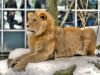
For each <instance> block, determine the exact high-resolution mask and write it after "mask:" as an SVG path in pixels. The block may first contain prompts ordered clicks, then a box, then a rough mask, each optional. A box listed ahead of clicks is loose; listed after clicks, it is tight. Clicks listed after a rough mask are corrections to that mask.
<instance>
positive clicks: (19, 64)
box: [13, 60, 27, 71]
mask: <svg viewBox="0 0 100 75" xmlns="http://www.w3.org/2000/svg"><path fill="white" fill-rule="evenodd" d="M26 65H27V63H26V60H24V61H23V60H21V61H18V62H17V64H16V65H15V66H14V67H13V69H14V70H15V71H22V70H24V69H25V66H26Z"/></svg>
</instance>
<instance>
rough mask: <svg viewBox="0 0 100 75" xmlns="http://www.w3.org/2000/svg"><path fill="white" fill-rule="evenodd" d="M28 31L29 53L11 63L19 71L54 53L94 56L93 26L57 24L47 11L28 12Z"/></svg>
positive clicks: (62, 55) (55, 54) (63, 55)
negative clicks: (30, 63) (62, 25)
mask: <svg viewBox="0 0 100 75" xmlns="http://www.w3.org/2000/svg"><path fill="white" fill-rule="evenodd" d="M27 30H28V32H29V33H28V45H29V49H30V52H29V53H27V54H25V55H23V56H21V57H19V58H17V59H15V60H13V61H12V62H11V63H10V64H11V66H12V67H14V68H15V69H16V70H21V69H23V68H25V66H26V65H27V64H28V62H33V63H35V62H40V61H44V60H48V59H49V58H50V57H53V56H54V58H55V57H66V56H74V55H75V54H80V55H95V47H96V35H95V32H94V31H93V30H92V29H89V28H87V29H83V30H81V29H80V28H74V27H65V28H61V27H56V26H55V22H54V19H53V17H52V16H51V15H50V14H49V13H47V12H46V11H36V12H35V13H33V12H29V13H28V22H27Z"/></svg>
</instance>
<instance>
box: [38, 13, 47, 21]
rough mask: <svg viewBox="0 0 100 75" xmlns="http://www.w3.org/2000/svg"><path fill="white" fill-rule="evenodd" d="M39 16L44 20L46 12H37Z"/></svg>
mask: <svg viewBox="0 0 100 75" xmlns="http://www.w3.org/2000/svg"><path fill="white" fill-rule="evenodd" d="M39 17H40V18H41V19H43V20H46V19H47V14H46V13H40V14H39Z"/></svg>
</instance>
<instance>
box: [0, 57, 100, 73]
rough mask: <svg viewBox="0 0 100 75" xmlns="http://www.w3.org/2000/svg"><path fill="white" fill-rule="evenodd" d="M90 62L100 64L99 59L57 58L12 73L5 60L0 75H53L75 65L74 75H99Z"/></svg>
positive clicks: (0, 68)
mask: <svg viewBox="0 0 100 75" xmlns="http://www.w3.org/2000/svg"><path fill="white" fill-rule="evenodd" d="M92 61H94V62H97V61H98V63H100V57H96V56H93V57H92V56H91V57H90V56H79V57H68V58H57V59H55V60H51V61H43V62H39V63H29V64H28V65H27V66H26V68H25V71H21V72H14V71H13V70H12V69H11V68H9V69H8V68H7V60H2V61H0V73H1V74H0V75H53V73H54V72H55V71H58V70H63V69H67V68H68V67H69V66H71V65H73V64H76V65H77V67H76V70H75V71H74V75H100V70H99V69H97V68H96V67H95V66H94V64H92V63H91V62H92Z"/></svg>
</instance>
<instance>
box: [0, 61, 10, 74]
mask: <svg viewBox="0 0 100 75" xmlns="http://www.w3.org/2000/svg"><path fill="white" fill-rule="evenodd" d="M7 70H8V66H7V60H2V61H0V75H1V74H2V75H5V73H6V72H7Z"/></svg>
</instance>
